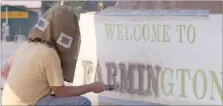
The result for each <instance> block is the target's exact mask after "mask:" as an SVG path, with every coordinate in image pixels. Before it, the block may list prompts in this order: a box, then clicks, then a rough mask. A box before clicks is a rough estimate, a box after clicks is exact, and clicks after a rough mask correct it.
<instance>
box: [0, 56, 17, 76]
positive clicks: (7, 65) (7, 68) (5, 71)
mask: <svg viewBox="0 0 223 106" xmlns="http://www.w3.org/2000/svg"><path fill="white" fill-rule="evenodd" d="M14 57H15V56H14V55H12V56H11V57H10V58H9V60H8V61H7V62H6V63H5V64H4V66H3V67H2V69H1V75H2V78H3V79H4V80H6V79H7V77H8V74H9V71H10V68H11V66H12V63H13V60H14Z"/></svg>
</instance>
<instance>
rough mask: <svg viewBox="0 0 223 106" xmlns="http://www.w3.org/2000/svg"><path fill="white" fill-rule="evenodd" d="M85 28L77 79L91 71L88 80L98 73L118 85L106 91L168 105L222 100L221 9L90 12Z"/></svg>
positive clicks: (82, 23)
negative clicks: (204, 13) (159, 13)
mask: <svg viewBox="0 0 223 106" xmlns="http://www.w3.org/2000/svg"><path fill="white" fill-rule="evenodd" d="M80 29H81V36H82V38H81V39H82V44H81V48H80V54H79V59H78V62H77V69H76V73H75V79H74V84H75V85H80V84H83V83H87V82H86V81H84V77H86V76H88V77H89V78H88V82H89V81H90V82H91V81H94V80H95V77H97V78H98V79H99V80H101V81H103V82H104V83H106V84H110V85H115V90H114V91H112V92H104V93H102V94H100V96H104V97H111V98H116V99H121V100H128V101H139V102H153V103H159V104H167V105H173V104H174V105H176V104H180V105H185V104H188V105H189V104H191V105H195V104H211V105H220V104H222V101H223V91H222V16H221V15H210V16H209V17H206V18H204V17H203V18H197V17H195V18H194V17H186V16H184V17H174V16H173V17H152V16H144V17H143V16H140V17H137V16H100V15H94V14H89V13H88V14H83V15H82V16H81V20H80ZM89 67H90V68H89ZM97 70H99V71H97ZM86 71H87V72H86ZM84 73H88V74H91V75H86V74H84ZM85 79H86V78H85Z"/></svg>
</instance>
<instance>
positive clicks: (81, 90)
mask: <svg viewBox="0 0 223 106" xmlns="http://www.w3.org/2000/svg"><path fill="white" fill-rule="evenodd" d="M43 63H44V64H43V65H44V69H45V73H46V78H47V81H48V83H49V86H50V87H51V89H52V90H53V92H54V94H55V95H56V96H57V97H71V96H79V95H82V94H85V93H88V92H95V93H99V92H102V91H104V89H105V85H104V84H102V83H100V82H95V83H92V84H86V85H82V86H65V85H64V80H63V74H62V68H61V62H60V58H59V56H58V54H57V53H56V52H52V53H50V54H49V55H48V56H46V58H44V61H43Z"/></svg>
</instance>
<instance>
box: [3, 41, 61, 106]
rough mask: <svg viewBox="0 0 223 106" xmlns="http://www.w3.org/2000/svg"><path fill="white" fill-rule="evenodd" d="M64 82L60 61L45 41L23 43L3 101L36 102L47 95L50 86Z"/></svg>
mask: <svg viewBox="0 0 223 106" xmlns="http://www.w3.org/2000/svg"><path fill="white" fill-rule="evenodd" d="M63 84H64V80H63V75H62V69H61V62H60V58H59V56H58V54H57V52H56V51H55V50H54V49H52V48H49V47H47V46H46V45H44V44H38V43H25V44H24V45H22V47H21V48H20V49H19V50H18V51H17V52H16V54H15V57H14V60H13V64H12V66H11V69H10V72H9V76H8V78H7V82H6V83H5V86H4V91H3V96H2V105H17V106H18V105H35V104H36V102H37V101H38V100H39V99H41V98H42V97H44V96H47V95H50V94H51V93H52V90H51V88H50V86H62V85H63Z"/></svg>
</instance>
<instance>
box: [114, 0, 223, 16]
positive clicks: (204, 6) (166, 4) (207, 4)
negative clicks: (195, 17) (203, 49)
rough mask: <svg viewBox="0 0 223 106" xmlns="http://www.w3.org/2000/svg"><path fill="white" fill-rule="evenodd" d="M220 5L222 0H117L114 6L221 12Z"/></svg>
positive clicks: (137, 8)
mask: <svg viewBox="0 0 223 106" xmlns="http://www.w3.org/2000/svg"><path fill="white" fill-rule="evenodd" d="M222 5H223V1H118V2H117V3H116V5H115V7H116V8H119V9H133V10H150V9H165V10H171V9H187V10H209V11H210V12H211V13H222V11H223V8H222Z"/></svg>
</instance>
